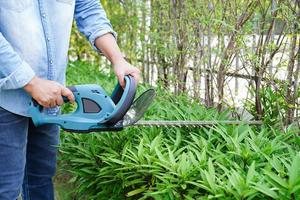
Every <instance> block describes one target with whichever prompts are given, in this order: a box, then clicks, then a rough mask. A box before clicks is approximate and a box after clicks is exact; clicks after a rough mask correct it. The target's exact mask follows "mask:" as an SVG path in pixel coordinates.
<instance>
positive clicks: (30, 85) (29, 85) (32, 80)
mask: <svg viewBox="0 0 300 200" xmlns="http://www.w3.org/2000/svg"><path fill="white" fill-rule="evenodd" d="M37 81H38V77H36V76H34V77H33V78H32V79H31V80H30V81H29V82H28V83H27V84H26V85H25V86H24V87H23V88H24V90H25V91H26V92H28V93H31V91H32V88H33V86H34V85H35V84H36V82H37Z"/></svg>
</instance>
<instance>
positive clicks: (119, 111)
mask: <svg viewBox="0 0 300 200" xmlns="http://www.w3.org/2000/svg"><path fill="white" fill-rule="evenodd" d="M125 83H126V85H125V88H124V89H123V88H122V87H121V85H120V83H118V84H117V85H116V87H115V89H114V91H113V93H112V95H111V99H112V100H113V102H114V103H115V105H116V109H115V111H114V112H113V113H112V114H111V116H112V117H111V118H110V119H109V120H108V121H107V123H108V124H115V123H117V122H119V121H120V120H122V119H123V117H124V115H125V114H126V113H127V111H128V110H129V108H130V107H131V105H132V103H133V100H134V97H135V93H136V88H137V84H136V81H135V79H134V78H133V76H130V75H126V76H125Z"/></svg>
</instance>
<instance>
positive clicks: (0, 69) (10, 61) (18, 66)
mask: <svg viewBox="0 0 300 200" xmlns="http://www.w3.org/2000/svg"><path fill="white" fill-rule="evenodd" d="M34 76H35V73H34V71H33V70H32V68H31V67H30V66H29V65H28V63H26V62H25V61H24V60H22V58H21V57H20V56H19V55H18V54H17V53H16V52H15V51H14V49H13V48H12V46H11V45H10V44H9V43H8V42H7V40H6V39H5V38H4V36H3V35H2V33H1V32H0V90H8V89H18V88H22V87H24V86H25V85H26V84H27V83H28V82H29V81H30V80H31V79H32V78H33V77H34Z"/></svg>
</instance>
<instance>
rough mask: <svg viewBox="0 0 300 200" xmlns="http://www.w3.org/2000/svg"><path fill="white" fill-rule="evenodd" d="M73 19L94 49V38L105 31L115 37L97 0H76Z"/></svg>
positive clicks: (115, 34)
mask: <svg viewBox="0 0 300 200" xmlns="http://www.w3.org/2000/svg"><path fill="white" fill-rule="evenodd" d="M74 15H75V20H76V23H77V27H78V29H79V31H80V32H81V33H83V34H84V35H85V36H86V37H87V39H88V40H89V42H90V43H91V45H92V46H93V48H94V49H95V50H99V49H97V47H96V46H95V40H96V39H97V38H98V37H101V36H102V35H104V34H106V33H111V34H112V35H113V36H114V37H115V38H117V33H116V32H115V31H114V30H113V28H112V25H111V23H110V21H109V20H108V19H107V16H106V13H105V11H104V9H103V7H102V5H101V4H100V1H99V0H76V4H75V14H74Z"/></svg>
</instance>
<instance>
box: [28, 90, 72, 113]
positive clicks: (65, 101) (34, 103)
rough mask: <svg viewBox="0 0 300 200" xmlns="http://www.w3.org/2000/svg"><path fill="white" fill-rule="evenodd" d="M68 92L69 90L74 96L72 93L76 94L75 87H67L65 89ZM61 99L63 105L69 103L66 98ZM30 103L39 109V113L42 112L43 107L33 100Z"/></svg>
mask: <svg viewBox="0 0 300 200" xmlns="http://www.w3.org/2000/svg"><path fill="white" fill-rule="evenodd" d="M67 88H68V89H69V90H71V91H72V92H73V94H74V92H77V89H76V87H75V86H69V87H67ZM62 99H63V101H64V103H68V102H70V100H69V99H68V97H65V96H62ZM32 103H33V105H34V106H35V107H39V110H40V112H41V111H42V110H43V106H41V105H40V104H39V103H38V102H37V101H36V100H35V99H33V98H32Z"/></svg>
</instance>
